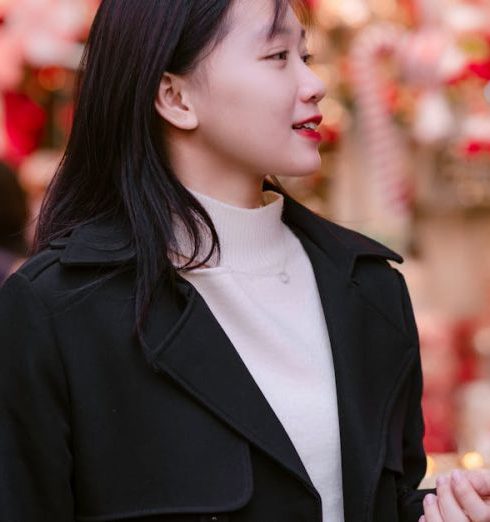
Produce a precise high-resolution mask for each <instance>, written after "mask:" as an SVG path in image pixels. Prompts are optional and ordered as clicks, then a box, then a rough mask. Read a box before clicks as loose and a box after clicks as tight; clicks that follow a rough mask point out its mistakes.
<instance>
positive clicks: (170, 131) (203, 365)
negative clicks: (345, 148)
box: [0, 0, 425, 522]
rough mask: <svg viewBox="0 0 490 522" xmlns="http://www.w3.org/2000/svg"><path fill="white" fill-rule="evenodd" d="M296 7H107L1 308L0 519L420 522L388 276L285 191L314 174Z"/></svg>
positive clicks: (410, 375) (119, 2)
mask: <svg viewBox="0 0 490 522" xmlns="http://www.w3.org/2000/svg"><path fill="white" fill-rule="evenodd" d="M304 13H305V9H304V6H302V4H301V2H299V1H296V2H293V1H292V0H291V1H289V2H288V1H286V0H282V1H281V0H158V1H157V0H148V1H145V2H141V1H136V0H103V1H102V3H101V7H100V10H99V12H98V14H97V17H96V19H95V22H94V25H93V29H92V31H91V34H90V37H89V41H88V46H87V54H86V56H85V59H84V61H83V68H82V69H83V73H82V75H81V84H80V90H79V95H78V102H77V107H76V112H75V118H74V125H73V130H72V133H71V136H70V140H69V143H68V146H67V149H66V154H65V157H64V160H63V162H62V164H61V166H60V168H59V171H58V173H57V175H56V178H55V180H54V182H53V184H52V186H51V187H50V190H49V193H48V195H47V198H46V200H45V203H44V206H43V209H42V212H41V216H40V221H39V227H38V231H37V248H36V254H35V255H34V256H33V257H32V259H30V260H29V261H28V262H27V263H26V264H25V265H24V266H23V267H22V268H21V269H20V270H19V271H18V272H17V273H16V274H15V275H14V276H12V277H11V278H10V279H9V280H8V281H7V283H6V285H5V286H4V288H3V289H2V292H1V294H0V408H1V410H0V411H1V422H0V459H1V462H0V465H1V473H0V520H2V521H6V522H7V521H8V522H41V521H43V522H44V521H49V522H67V521H75V520H77V521H94V522H95V521H113V520H130V521H135V522H136V521H141V522H143V521H148V522H151V521H155V522H157V521H161V522H163V521H165V522H184V521H186V522H204V521H207V522H211V521H218V522H225V521H226V522H279V521H280V522H299V521H305V522H306V521H308V522H327V521H328V522H341V521H344V520H345V521H348V522H368V521H375V522H396V521H403V522H412V521H417V520H418V519H419V517H420V516H421V515H422V513H423V506H422V498H423V496H424V492H421V491H417V490H416V488H417V486H418V484H419V482H420V480H421V478H422V477H423V475H424V472H425V455H424V451H423V447H422V436H423V422H422V416H421V408H420V398H421V389H422V380H421V371H420V360H419V350H418V341H417V333H416V328H415V324H414V319H413V315H412V311H411V306H410V301H409V297H408V294H407V289H406V286H405V283H404V281H403V278H402V277H401V275H400V274H399V273H398V272H397V271H396V270H395V269H393V268H391V266H390V265H389V264H388V263H387V260H388V259H391V260H393V261H397V262H400V261H401V258H400V257H399V256H398V255H397V254H395V253H393V252H391V251H390V250H388V249H387V248H385V247H384V246H382V245H380V244H378V243H376V242H374V241H371V240H369V239H367V238H365V237H363V236H361V235H359V234H357V233H355V232H352V231H349V230H347V229H344V228H341V227H339V226H336V225H334V224H333V223H331V222H329V221H326V220H324V219H322V218H320V217H319V216H317V215H315V214H313V213H312V212H310V211H309V210H308V209H306V208H305V207H303V206H302V205H300V204H299V203H298V202H296V201H295V200H294V199H292V198H291V197H290V196H289V195H287V194H286V193H285V191H283V190H282V189H281V187H280V186H279V184H278V183H277V181H276V179H275V177H273V178H269V177H268V176H274V175H276V174H280V175H282V176H307V175H308V174H310V173H312V172H313V171H315V170H316V169H318V167H319V166H320V157H319V154H318V138H319V135H318V133H317V132H316V130H315V129H316V126H317V125H318V123H319V122H320V119H321V116H320V115H319V110H318V103H319V101H320V100H321V98H322V97H323V96H324V95H325V88H324V85H323V84H322V82H321V81H320V80H319V79H318V78H317V77H316V76H315V75H314V74H313V73H312V71H311V69H310V68H309V66H308V63H309V55H308V51H307V47H306V41H305V27H304V25H302V24H306V22H307V20H306V18H305V17H304V16H303V14H304Z"/></svg>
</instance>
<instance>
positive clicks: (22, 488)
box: [0, 274, 74, 522]
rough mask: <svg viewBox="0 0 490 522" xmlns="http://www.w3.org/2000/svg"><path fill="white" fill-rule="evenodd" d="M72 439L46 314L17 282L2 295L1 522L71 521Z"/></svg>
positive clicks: (25, 283)
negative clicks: (3, 521)
mask: <svg viewBox="0 0 490 522" xmlns="http://www.w3.org/2000/svg"><path fill="white" fill-rule="evenodd" d="M70 439H71V436H70V426H69V398H68V390H67V383H66V378H65V373H64V369H63V364H62V361H61V359H60V356H59V353H58V348H57V345H56V340H55V335H54V332H53V328H52V325H51V318H50V314H49V313H48V311H47V308H46V307H45V306H44V304H43V303H42V301H41V300H40V298H39V297H38V296H37V295H36V294H35V292H34V291H33V288H32V284H31V283H30V282H29V280H28V279H27V278H26V277H25V276H24V275H22V274H15V275H14V276H12V277H11V278H10V279H9V280H8V281H7V282H6V283H5V285H4V286H3V287H2V289H1V291H0V520H5V521H10V522H27V521H29V522H41V521H42V522H47V521H48V520H49V521H50V522H70V521H73V520H74V506H73V495H72V487H71V476H72V456H71V450H70Z"/></svg>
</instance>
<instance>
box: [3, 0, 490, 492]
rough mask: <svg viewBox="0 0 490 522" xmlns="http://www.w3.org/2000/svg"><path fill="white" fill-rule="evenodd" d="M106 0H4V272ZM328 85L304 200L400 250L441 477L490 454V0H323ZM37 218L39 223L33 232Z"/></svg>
mask: <svg viewBox="0 0 490 522" xmlns="http://www.w3.org/2000/svg"><path fill="white" fill-rule="evenodd" d="M97 5H98V0H0V22H1V25H0V160H1V163H0V284H1V281H2V279H3V278H4V277H5V276H6V275H7V274H8V273H10V272H11V271H12V270H15V268H16V267H17V266H18V264H19V263H20V262H22V259H23V257H24V256H25V255H26V252H27V249H28V246H29V243H30V241H31V239H32V232H33V226H34V223H35V218H36V215H37V211H38V208H39V205H40V202H41V200H42V197H43V193H44V191H45V189H46V186H47V184H48V183H49V181H50V179H51V177H52V175H53V172H54V170H55V168H56V166H57V163H58V162H59V160H60V158H61V155H62V152H63V148H64V145H65V143H66V139H67V136H68V133H69V129H70V125H71V118H72V113H73V105H72V95H73V89H74V79H75V72H76V69H77V67H78V64H79V61H80V58H81V54H82V50H83V42H84V40H85V38H86V36H87V32H88V29H89V27H90V24H91V21H92V19H93V16H94V14H95V10H96V9H97ZM309 5H310V9H311V11H312V13H313V15H314V19H315V24H314V27H313V28H312V31H311V35H310V41H309V47H310V51H311V52H312V53H313V54H314V55H315V59H314V63H313V65H312V67H313V69H314V70H315V72H316V73H317V74H318V75H319V76H320V77H321V78H322V79H323V80H324V82H325V84H326V85H327V89H328V94H327V96H326V97H325V99H324V100H323V101H322V103H321V111H322V113H323V115H324V121H323V123H322V126H321V133H322V136H323V141H322V144H321V153H322V156H323V163H322V165H323V166H322V169H321V171H319V172H317V173H315V174H314V175H312V176H310V177H308V178H305V179H289V180H287V179H284V178H279V179H280V181H281V182H282V183H283V184H284V185H285V187H286V188H287V189H288V190H289V191H290V192H291V193H292V194H293V196H295V197H296V198H297V199H299V200H300V201H302V202H303V203H304V204H306V205H307V206H309V207H310V208H311V209H313V210H315V211H316V212H318V213H320V214H321V215H323V216H325V217H327V218H329V219H331V220H333V221H335V222H337V223H339V224H341V225H344V226H346V227H349V228H353V229H355V230H359V231H361V232H363V233H365V234H367V235H369V236H371V237H373V238H375V239H378V240H379V241H381V242H383V243H385V244H387V245H388V246H390V247H392V248H393V249H395V250H397V251H398V252H400V253H401V254H402V255H403V256H404V257H405V260H406V261H405V263H404V264H403V265H402V267H401V268H400V270H401V271H402V272H403V273H404V275H405V277H406V279H407V283H408V286H409V289H410V291H411V295H412V300H413V305H414V309H415V315H416V318H417V323H418V326H419V333H420V339H421V350H422V362H423V369H424V378H425V391H424V399H423V405H424V413H425V419H426V436H425V446H426V449H427V451H428V453H429V467H428V473H427V477H426V480H425V483H426V484H432V483H433V482H434V478H435V476H437V475H438V474H440V473H443V472H444V471H446V470H448V469H451V468H454V467H465V468H475V467H481V466H489V465H490V407H488V405H489V404H490V0H309ZM19 230H24V231H25V233H24V234H19V233H18V231H19Z"/></svg>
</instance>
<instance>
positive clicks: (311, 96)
mask: <svg viewBox="0 0 490 522" xmlns="http://www.w3.org/2000/svg"><path fill="white" fill-rule="evenodd" d="M302 81H303V85H302V89H301V99H302V101H304V102H311V101H314V102H315V103H318V102H319V101H320V100H322V99H323V98H324V97H325V94H326V92H327V87H326V85H325V83H324V82H323V81H322V80H321V78H319V77H318V76H317V75H316V74H315V73H314V72H313V71H312V70H311V69H310V68H309V67H307V69H306V70H305V75H304V77H303V79H302Z"/></svg>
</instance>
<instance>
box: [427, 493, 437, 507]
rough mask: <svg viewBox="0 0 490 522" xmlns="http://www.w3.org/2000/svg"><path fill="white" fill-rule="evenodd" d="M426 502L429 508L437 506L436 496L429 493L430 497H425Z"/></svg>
mask: <svg viewBox="0 0 490 522" xmlns="http://www.w3.org/2000/svg"><path fill="white" fill-rule="evenodd" d="M424 502H425V503H426V504H427V505H428V506H431V505H432V504H435V502H436V496H435V495H433V494H432V493H429V494H428V495H425V497H424Z"/></svg>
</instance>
